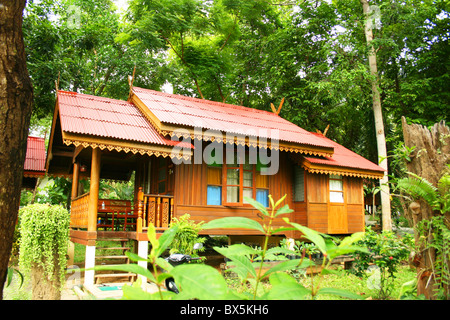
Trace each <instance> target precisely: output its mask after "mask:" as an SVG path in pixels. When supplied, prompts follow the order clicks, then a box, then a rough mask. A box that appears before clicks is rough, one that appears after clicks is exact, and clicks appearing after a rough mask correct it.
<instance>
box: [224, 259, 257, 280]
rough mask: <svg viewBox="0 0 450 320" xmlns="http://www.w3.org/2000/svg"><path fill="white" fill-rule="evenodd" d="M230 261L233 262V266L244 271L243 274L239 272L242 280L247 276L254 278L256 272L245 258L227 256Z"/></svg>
mask: <svg viewBox="0 0 450 320" xmlns="http://www.w3.org/2000/svg"><path fill="white" fill-rule="evenodd" d="M228 258H229V259H231V261H233V264H234V265H235V266H236V267H237V268H239V269H241V270H243V271H244V273H242V272H241V275H242V276H243V277H242V278H243V279H247V278H248V274H250V275H251V276H253V277H255V278H256V270H255V268H254V267H253V265H252V263H251V262H250V260H249V259H248V258H247V257H243V256H228Z"/></svg>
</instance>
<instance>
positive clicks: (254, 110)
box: [133, 87, 281, 118]
mask: <svg viewBox="0 0 450 320" xmlns="http://www.w3.org/2000/svg"><path fill="white" fill-rule="evenodd" d="M134 88H136V89H142V90H146V91H151V92H153V93H155V94H157V95H160V96H169V97H173V96H175V97H176V98H177V99H180V100H187V101H193V102H200V103H207V104H212V105H217V106H227V107H229V108H233V109H241V110H242V109H244V110H249V111H252V112H260V113H267V114H270V115H276V116H278V117H280V116H279V115H277V114H275V113H273V112H270V111H266V110H261V109H255V108H251V107H246V106H241V105H235V104H231V103H226V102H220V101H214V100H208V99H200V98H195V97H188V96H183V95H180V94H176V93H168V92H162V91H157V90H153V89H147V88H141V87H133V89H134ZM280 118H281V117H280Z"/></svg>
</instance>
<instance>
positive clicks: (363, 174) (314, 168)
mask: <svg viewBox="0 0 450 320" xmlns="http://www.w3.org/2000/svg"><path fill="white" fill-rule="evenodd" d="M299 164H300V165H301V166H302V167H303V168H304V169H305V170H306V171H308V172H310V173H318V174H336V175H340V176H348V177H358V178H368V179H381V178H383V176H384V172H383V171H374V170H365V169H359V168H351V167H345V166H335V165H331V164H330V165H326V164H317V163H311V162H310V161H308V160H307V159H305V158H303V159H302V160H301V161H300V163H299Z"/></svg>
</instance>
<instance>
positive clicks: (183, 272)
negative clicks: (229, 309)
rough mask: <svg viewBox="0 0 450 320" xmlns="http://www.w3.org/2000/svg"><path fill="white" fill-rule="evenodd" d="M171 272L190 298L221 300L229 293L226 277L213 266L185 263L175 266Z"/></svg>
mask: <svg viewBox="0 0 450 320" xmlns="http://www.w3.org/2000/svg"><path fill="white" fill-rule="evenodd" d="M171 273H172V275H173V277H174V279H175V282H176V283H177V285H178V286H179V288H180V289H181V290H182V292H183V293H184V294H186V295H187V296H189V297H190V298H195V299H200V300H211V299H218V300H220V299H222V298H225V297H226V296H227V294H228V287H227V283H226V282H225V279H224V278H223V277H222V275H221V274H220V273H219V271H217V270H216V269H214V268H213V267H211V266H208V265H203V264H184V265H180V266H176V267H174V268H173V269H172V272H171Z"/></svg>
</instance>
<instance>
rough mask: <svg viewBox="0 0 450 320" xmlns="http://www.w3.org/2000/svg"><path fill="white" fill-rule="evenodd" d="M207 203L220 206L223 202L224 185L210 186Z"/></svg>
mask: <svg viewBox="0 0 450 320" xmlns="http://www.w3.org/2000/svg"><path fill="white" fill-rule="evenodd" d="M206 204H207V205H213V206H220V205H221V204H222V187H219V186H208V189H207V195H206Z"/></svg>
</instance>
